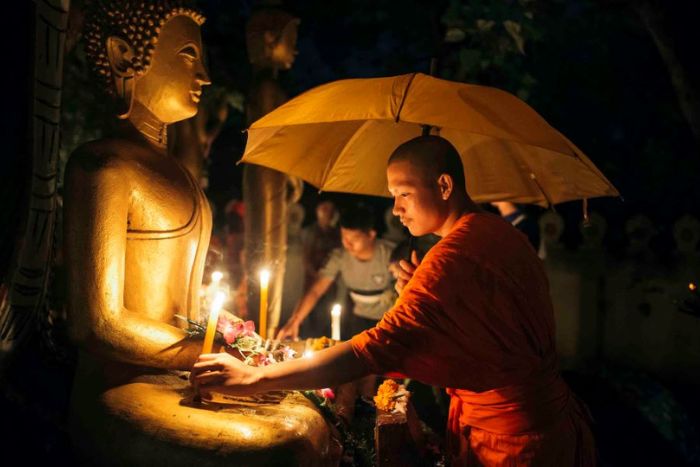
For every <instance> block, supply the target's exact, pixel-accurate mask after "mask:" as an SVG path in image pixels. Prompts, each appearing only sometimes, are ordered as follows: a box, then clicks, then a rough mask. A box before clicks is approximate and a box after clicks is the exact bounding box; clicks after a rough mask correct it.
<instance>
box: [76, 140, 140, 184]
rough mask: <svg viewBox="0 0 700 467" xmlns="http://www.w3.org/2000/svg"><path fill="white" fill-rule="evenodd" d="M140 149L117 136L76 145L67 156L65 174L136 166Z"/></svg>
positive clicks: (92, 172) (118, 169)
mask: <svg viewBox="0 0 700 467" xmlns="http://www.w3.org/2000/svg"><path fill="white" fill-rule="evenodd" d="M141 151H142V149H141V148H139V147H138V146H137V145H135V144H134V143H131V142H129V141H126V140H124V139H118V138H102V139H99V140H95V141H90V142H87V143H84V144H82V145H80V146H78V147H77V148H76V149H75V150H74V151H73V153H72V154H71V155H70V157H69V158H68V164H67V165H66V174H67V175H68V174H71V173H75V172H80V173H84V174H85V175H89V174H93V175H99V174H105V173H115V172H116V173H118V172H124V171H129V170H132V169H133V168H135V167H137V166H138V165H139V164H138V153H139V152H141Z"/></svg>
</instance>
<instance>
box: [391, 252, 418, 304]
mask: <svg viewBox="0 0 700 467" xmlns="http://www.w3.org/2000/svg"><path fill="white" fill-rule="evenodd" d="M419 264H420V261H418V254H417V253H416V250H413V251H412V252H411V262H410V263H409V262H408V261H406V260H405V259H402V260H401V261H399V271H398V277H397V278H396V284H395V285H394V289H396V292H397V293H399V294H400V293H401V291H402V290H403V288H404V287H405V286H406V284H407V283H408V281H410V280H411V277H413V273H414V272H416V268H417V267H418V265H419Z"/></svg>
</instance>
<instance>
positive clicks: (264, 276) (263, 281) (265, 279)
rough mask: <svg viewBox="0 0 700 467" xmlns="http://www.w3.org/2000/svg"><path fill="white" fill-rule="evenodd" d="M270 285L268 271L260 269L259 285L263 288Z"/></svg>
mask: <svg viewBox="0 0 700 467" xmlns="http://www.w3.org/2000/svg"><path fill="white" fill-rule="evenodd" d="M269 283H270V271H269V270H268V269H261V270H260V285H261V286H263V287H267V285H268V284H269Z"/></svg>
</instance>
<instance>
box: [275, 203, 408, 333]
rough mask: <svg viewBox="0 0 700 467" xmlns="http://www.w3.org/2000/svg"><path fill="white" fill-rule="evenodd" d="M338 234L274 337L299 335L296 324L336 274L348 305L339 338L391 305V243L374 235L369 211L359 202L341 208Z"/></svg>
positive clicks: (362, 326) (366, 326) (374, 320)
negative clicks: (316, 274)
mask: <svg viewBox="0 0 700 467" xmlns="http://www.w3.org/2000/svg"><path fill="white" fill-rule="evenodd" d="M340 235H341V240H342V244H343V247H342V248H336V249H335V250H333V252H332V253H331V255H330V257H329V258H328V260H327V261H326V264H325V265H324V266H323V267H322V268H321V270H320V271H319V277H318V279H316V282H315V283H314V284H313V285H312V286H311V287H310V288H309V290H308V291H307V292H306V294H305V295H304V297H302V299H301V300H300V301H299V303H298V304H297V306H296V308H295V309H294V312H293V313H292V316H291V317H290V318H289V320H288V321H287V323H286V324H285V325H284V326H283V327H282V328H281V329H280V331H279V332H278V333H277V339H284V338H286V337H291V338H293V339H296V338H297V337H299V326H300V325H301V323H302V322H303V321H304V319H305V318H306V316H307V315H308V314H309V313H310V312H311V310H312V309H313V307H314V305H315V304H316V302H317V301H318V300H319V298H320V297H321V296H323V294H324V293H325V292H326V290H328V288H329V287H330V286H331V284H332V283H333V282H334V281H335V280H336V279H337V278H338V277H342V279H343V282H344V283H345V285H346V286H347V288H348V289H349V292H350V303H351V308H352V310H351V312H345V313H343V320H342V324H341V326H342V329H341V337H342V338H343V339H349V338H350V337H352V336H353V335H355V334H357V333H359V332H361V331H363V330H365V329H369V328H371V327H373V326H374V325H375V324H377V322H378V321H379V320H380V319H381V318H382V316H383V315H384V312H385V311H386V310H388V309H389V308H391V305H392V304H393V303H394V300H395V299H396V294H395V291H394V277H393V276H392V274H391V273H390V272H389V262H390V258H391V252H392V250H393V248H394V245H393V244H391V243H389V242H387V241H386V240H382V239H378V238H377V231H376V230H375V229H374V215H373V213H372V211H371V210H370V209H369V208H367V207H365V206H363V205H356V206H353V207H352V208H350V209H347V210H345V211H344V212H343V213H342V214H341V216H340ZM328 311H329V313H328V322H329V326H328V329H329V332H330V310H328Z"/></svg>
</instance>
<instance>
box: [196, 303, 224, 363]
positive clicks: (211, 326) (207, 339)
mask: <svg viewBox="0 0 700 467" xmlns="http://www.w3.org/2000/svg"><path fill="white" fill-rule="evenodd" d="M224 300H226V294H225V293H224V292H223V291H222V290H219V291H217V292H216V295H214V300H212V302H211V310H210V311H209V321H208V322H207V332H206V334H204V345H203V346H202V353H211V349H212V347H213V346H214V335H216V323H218V322H219V311H221V307H222V306H224Z"/></svg>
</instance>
